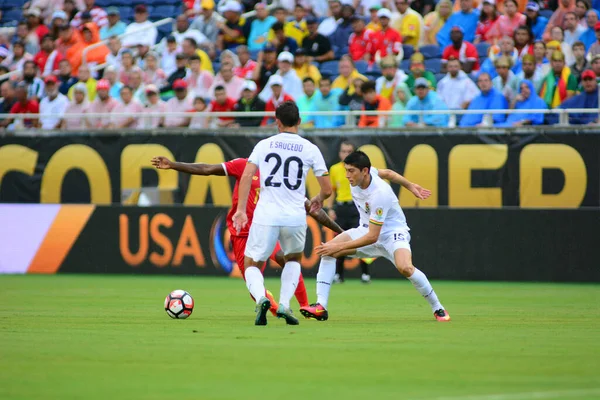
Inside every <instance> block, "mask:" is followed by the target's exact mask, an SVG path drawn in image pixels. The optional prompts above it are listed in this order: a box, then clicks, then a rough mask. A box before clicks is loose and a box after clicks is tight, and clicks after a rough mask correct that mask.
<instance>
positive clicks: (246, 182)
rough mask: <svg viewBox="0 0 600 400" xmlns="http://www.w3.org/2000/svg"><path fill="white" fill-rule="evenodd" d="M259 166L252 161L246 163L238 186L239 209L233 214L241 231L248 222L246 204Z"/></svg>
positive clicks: (235, 223) (236, 225)
mask: <svg viewBox="0 0 600 400" xmlns="http://www.w3.org/2000/svg"><path fill="white" fill-rule="evenodd" d="M257 170H258V166H257V165H256V164H253V163H251V162H248V163H247V164H246V168H245V169H244V173H243V174H242V179H240V186H239V187H238V199H239V200H238V206H237V211H236V213H235V214H234V215H233V227H234V228H235V229H236V230H237V231H238V232H239V231H241V230H242V228H243V227H245V226H246V224H247V223H248V215H246V206H247V204H248V195H249V194H250V186H251V185H252V177H254V174H256V171H257Z"/></svg>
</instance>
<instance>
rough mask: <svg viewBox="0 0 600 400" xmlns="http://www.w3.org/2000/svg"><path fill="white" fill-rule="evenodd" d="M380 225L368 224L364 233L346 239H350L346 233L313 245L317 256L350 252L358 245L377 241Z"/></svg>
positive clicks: (332, 255) (335, 255)
mask: <svg viewBox="0 0 600 400" xmlns="http://www.w3.org/2000/svg"><path fill="white" fill-rule="evenodd" d="M382 226H383V225H377V224H369V231H368V232H367V234H366V235H364V236H361V237H359V238H358V239H355V240H348V239H350V237H349V236H348V235H341V236H338V237H337V238H335V239H334V240H332V241H330V242H327V243H321V244H320V245H319V246H317V247H315V251H316V252H317V254H318V255H319V256H331V257H338V256H340V255H347V254H352V251H354V250H356V249H358V248H360V247H365V246H368V245H371V244H373V243H375V242H377V239H379V233H380V232H381V227H382ZM338 238H339V239H338ZM336 239H338V240H336Z"/></svg>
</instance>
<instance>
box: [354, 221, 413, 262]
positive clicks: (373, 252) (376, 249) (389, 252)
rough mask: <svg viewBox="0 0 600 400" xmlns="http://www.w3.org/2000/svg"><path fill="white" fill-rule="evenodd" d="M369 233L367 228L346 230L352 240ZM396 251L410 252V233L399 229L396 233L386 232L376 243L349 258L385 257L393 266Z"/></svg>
mask: <svg viewBox="0 0 600 400" xmlns="http://www.w3.org/2000/svg"><path fill="white" fill-rule="evenodd" d="M367 232H369V228H364V227H362V226H359V227H358V228H353V229H349V230H347V231H346V232H345V233H347V234H348V235H349V236H350V238H351V239H352V240H355V239H358V238H359V237H361V236H365V235H366V234H367ZM398 249H406V250H408V251H411V250H410V233H409V232H408V231H407V230H405V229H400V230H398V231H397V232H387V233H382V234H380V235H379V239H378V240H377V242H375V243H373V244H370V245H368V246H365V247H360V248H358V249H356V254H354V255H352V256H350V257H354V258H377V257H385V258H387V259H388V260H390V261H391V262H392V263H393V264H396V262H395V261H394V252H395V251H396V250H398Z"/></svg>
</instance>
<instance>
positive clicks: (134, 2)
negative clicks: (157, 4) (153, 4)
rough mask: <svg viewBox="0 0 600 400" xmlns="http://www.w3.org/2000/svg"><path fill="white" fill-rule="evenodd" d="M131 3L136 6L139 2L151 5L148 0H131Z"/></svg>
mask: <svg viewBox="0 0 600 400" xmlns="http://www.w3.org/2000/svg"><path fill="white" fill-rule="evenodd" d="M130 3H131V4H132V5H133V6H134V7H135V6H137V5H138V4H144V5H146V6H147V5H149V4H150V2H148V1H147V0H131V1H130Z"/></svg>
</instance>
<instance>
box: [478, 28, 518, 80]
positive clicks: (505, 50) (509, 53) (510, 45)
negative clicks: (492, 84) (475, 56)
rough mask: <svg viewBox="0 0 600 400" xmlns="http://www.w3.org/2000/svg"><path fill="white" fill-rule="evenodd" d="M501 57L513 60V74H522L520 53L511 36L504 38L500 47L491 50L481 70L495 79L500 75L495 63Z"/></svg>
mask: <svg viewBox="0 0 600 400" xmlns="http://www.w3.org/2000/svg"><path fill="white" fill-rule="evenodd" d="M501 57H507V58H509V59H510V60H511V64H510V65H511V68H512V72H513V73H514V74H515V75H516V74H518V73H519V72H521V60H520V59H519V53H518V51H517V49H515V42H514V40H513V39H512V38H511V37H509V36H504V37H503V38H502V39H500V43H499V46H493V47H491V48H490V50H489V57H488V58H487V60H485V61H484V63H483V65H482V66H481V70H482V71H484V72H487V73H489V74H490V75H491V76H492V78H495V77H496V76H497V75H498V73H497V72H496V68H495V63H496V61H497V60H498V59H499V58H501Z"/></svg>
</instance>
